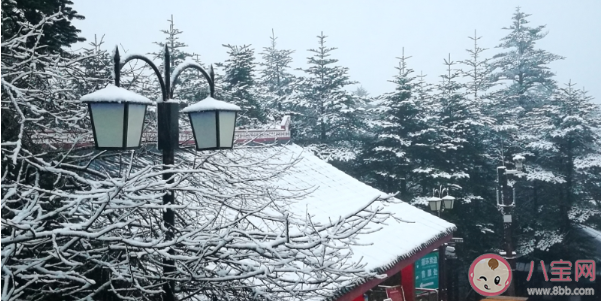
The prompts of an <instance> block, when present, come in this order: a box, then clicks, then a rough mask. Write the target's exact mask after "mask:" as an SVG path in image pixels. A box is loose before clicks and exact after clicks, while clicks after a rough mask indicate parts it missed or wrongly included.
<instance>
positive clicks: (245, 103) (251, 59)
mask: <svg viewBox="0 0 602 301" xmlns="http://www.w3.org/2000/svg"><path fill="white" fill-rule="evenodd" d="M223 46H224V47H226V48H227V49H228V59H227V60H226V61H225V62H224V63H223V64H218V66H219V67H222V68H223V77H222V81H221V83H222V85H223V87H222V89H223V91H224V97H226V99H225V100H227V101H229V102H232V103H234V104H236V105H238V106H239V107H240V108H241V109H242V111H241V112H240V114H239V118H238V125H241V126H249V127H257V126H258V125H260V124H262V123H264V122H265V114H264V111H263V109H262V107H261V104H260V99H259V96H258V95H257V87H256V81H257V80H256V78H255V72H256V69H257V63H256V62H255V56H254V53H255V51H254V50H253V48H251V45H242V46H237V45H229V44H227V45H223Z"/></svg>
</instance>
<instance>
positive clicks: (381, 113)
mask: <svg viewBox="0 0 602 301" xmlns="http://www.w3.org/2000/svg"><path fill="white" fill-rule="evenodd" d="M409 58H410V57H409V56H405V54H404V52H403V50H402V56H401V57H400V58H399V65H398V66H396V67H395V69H396V70H397V72H398V73H397V74H396V75H395V76H394V78H393V80H390V82H392V83H394V84H395V91H394V92H390V93H387V94H385V95H384V96H382V100H381V101H379V103H378V105H377V106H376V107H374V108H371V109H370V111H371V112H372V113H373V114H374V116H375V122H374V125H375V127H374V128H373V132H374V133H375V134H374V139H373V140H371V141H369V142H368V143H366V144H365V145H364V147H365V149H364V151H363V154H362V156H361V159H362V161H363V163H364V164H363V165H364V166H363V168H364V169H365V171H364V176H363V177H364V181H366V182H367V183H369V184H370V185H372V186H374V187H378V188H379V189H382V190H383V191H389V192H395V191H398V190H400V188H401V186H402V182H403V181H404V179H406V178H407V177H408V176H409V175H408V173H409V171H410V170H411V169H412V167H413V166H414V165H413V163H414V162H415V161H414V159H415V158H414V156H415V155H416V154H417V153H418V152H420V151H424V149H428V147H426V146H427V145H428V142H427V143H424V142H425V141H423V139H424V140H428V138H425V137H424V134H425V133H427V132H428V131H425V130H426V129H427V128H428V125H427V124H426V123H424V107H423V106H420V102H419V100H418V99H417V98H416V97H415V95H414V94H413V89H414V87H415V86H416V83H415V81H414V80H415V77H414V76H413V75H412V73H413V70H412V69H411V68H409V67H408V64H407V60H408V59H409ZM427 135H428V134H427ZM419 136H420V137H419ZM421 138H423V139H421Z"/></svg>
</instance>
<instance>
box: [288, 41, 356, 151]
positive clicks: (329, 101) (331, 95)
mask: <svg viewBox="0 0 602 301" xmlns="http://www.w3.org/2000/svg"><path fill="white" fill-rule="evenodd" d="M318 43H319V47H318V48H317V49H309V51H310V52H311V53H313V56H311V57H309V58H308V64H309V68H307V69H305V70H304V71H305V73H306V75H307V76H306V77H305V78H303V79H302V82H301V84H300V89H301V91H300V92H299V94H298V95H297V97H296V98H295V99H293V100H292V101H291V106H292V109H293V111H294V112H296V113H298V114H300V115H301V118H296V119H295V120H296V122H297V124H296V125H295V127H296V128H297V129H298V131H297V133H298V136H297V142H299V143H302V144H305V145H313V146H314V150H315V151H316V153H317V154H318V155H320V156H322V157H323V158H333V157H332V156H331V154H335V155H334V157H341V156H343V157H345V156H353V155H354V154H352V153H350V152H352V150H353V149H354V148H355V147H354V146H353V144H352V143H353V142H352V141H354V140H355V138H356V137H357V136H356V135H357V133H358V130H359V129H360V128H361V127H362V125H361V118H360V117H359V116H361V115H360V114H361V113H362V111H363V107H364V104H362V103H360V100H359V99H358V98H356V97H353V95H351V94H350V93H348V92H347V91H346V90H345V89H344V88H345V87H346V86H348V85H351V84H354V83H355V82H352V81H351V80H350V79H349V76H348V75H347V73H348V71H349V69H348V68H346V67H341V66H336V65H334V64H336V63H337V62H338V60H337V59H334V58H331V55H332V53H331V52H332V51H334V50H336V48H332V47H326V36H325V35H324V34H323V33H321V34H320V35H319V36H318Z"/></svg>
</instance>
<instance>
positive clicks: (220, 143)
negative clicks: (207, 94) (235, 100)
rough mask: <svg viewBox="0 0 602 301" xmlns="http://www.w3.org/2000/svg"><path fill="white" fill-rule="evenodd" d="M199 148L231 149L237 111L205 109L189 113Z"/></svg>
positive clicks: (197, 147)
mask: <svg viewBox="0 0 602 301" xmlns="http://www.w3.org/2000/svg"><path fill="white" fill-rule="evenodd" d="M188 115H189V117H190V123H191V125H192V132H193V134H194V140H195V142H196V149H197V150H210V149H231V148H232V146H233V145H234V126H235V124H236V112H235V111H203V112H191V113H189V114H188Z"/></svg>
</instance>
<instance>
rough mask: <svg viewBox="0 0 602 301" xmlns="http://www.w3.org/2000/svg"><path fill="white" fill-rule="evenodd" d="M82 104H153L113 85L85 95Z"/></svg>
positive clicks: (142, 97)
mask: <svg viewBox="0 0 602 301" xmlns="http://www.w3.org/2000/svg"><path fill="white" fill-rule="evenodd" d="M81 101H82V102H131V103H141V104H153V102H152V101H150V100H149V99H148V98H146V97H144V96H142V95H140V94H137V93H134V92H132V91H129V90H127V89H124V88H121V87H117V86H115V85H111V84H109V85H107V86H106V87H105V88H103V89H100V90H97V91H95V92H92V93H90V94H86V95H84V96H82V98H81Z"/></svg>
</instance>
